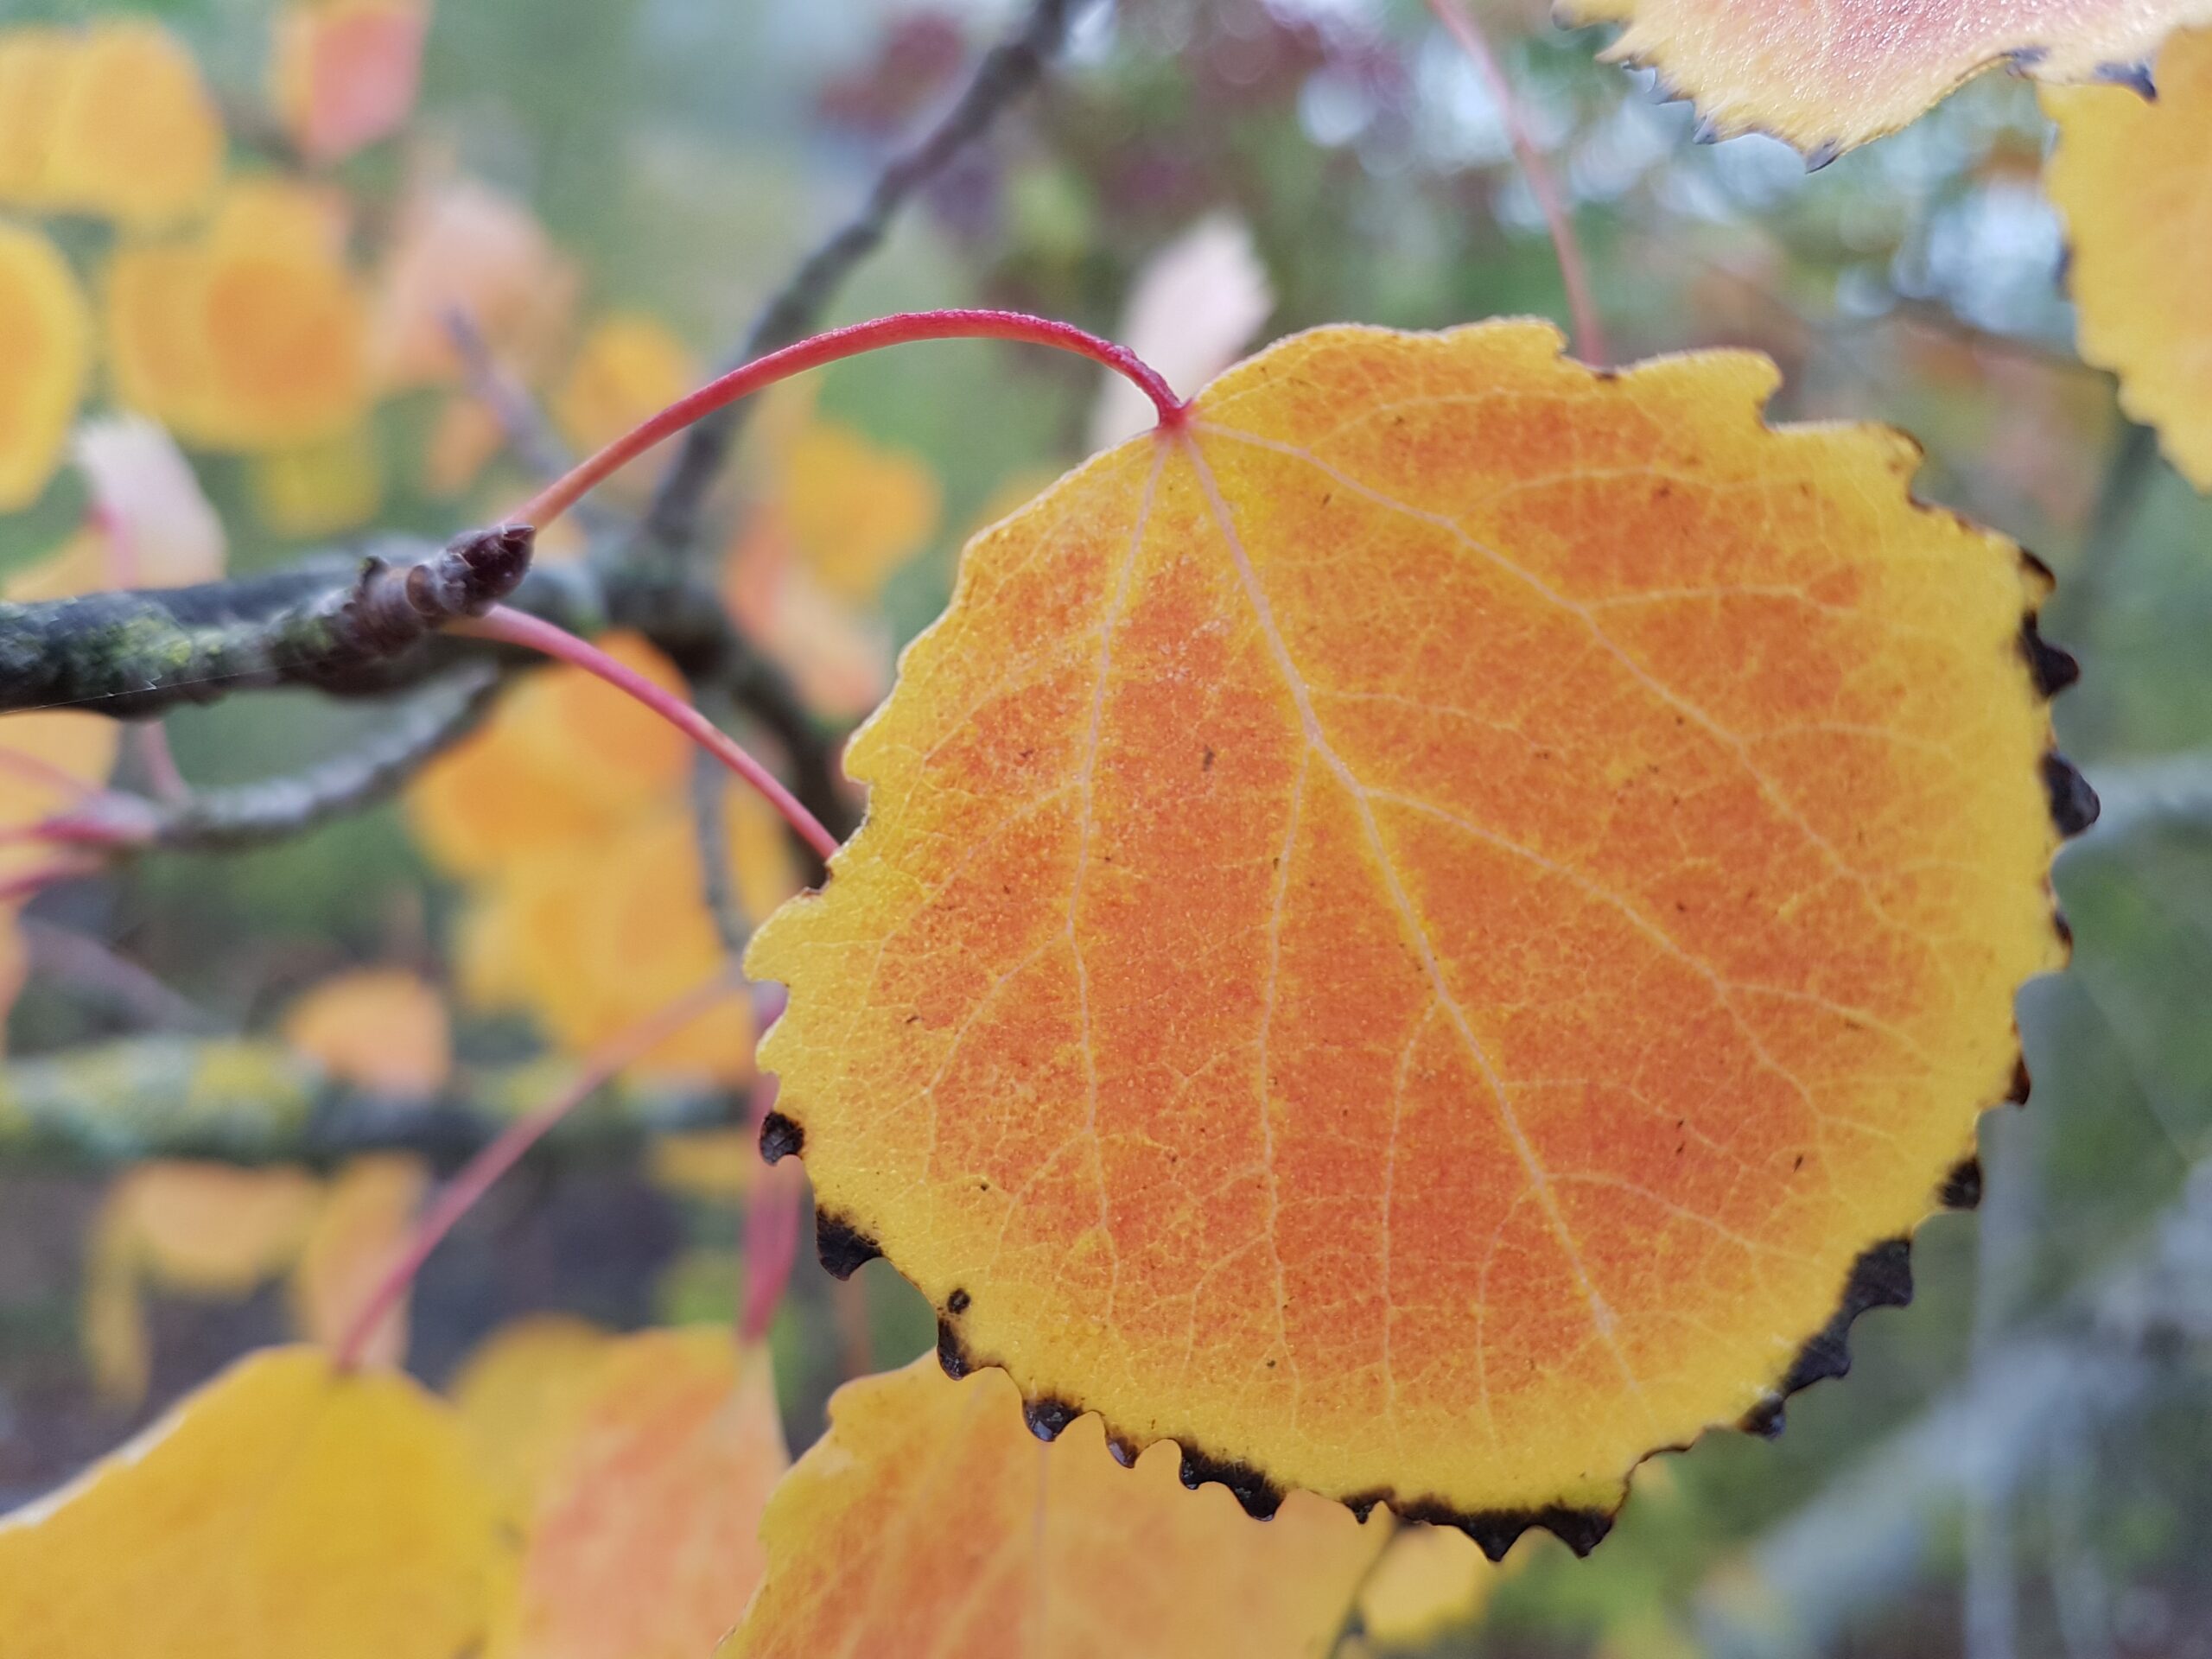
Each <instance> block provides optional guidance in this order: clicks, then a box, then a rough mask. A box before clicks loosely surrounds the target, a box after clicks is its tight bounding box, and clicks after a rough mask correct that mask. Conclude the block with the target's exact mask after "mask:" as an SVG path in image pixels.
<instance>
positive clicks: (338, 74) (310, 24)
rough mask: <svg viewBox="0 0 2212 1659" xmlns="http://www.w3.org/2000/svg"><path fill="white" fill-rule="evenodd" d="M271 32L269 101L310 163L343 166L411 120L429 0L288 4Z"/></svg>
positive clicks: (300, 0) (299, 1)
mask: <svg viewBox="0 0 2212 1659" xmlns="http://www.w3.org/2000/svg"><path fill="white" fill-rule="evenodd" d="M274 27H275V41H274V48H275V49H274V51H273V52H272V53H271V54H270V91H271V92H272V94H273V97H272V99H271V101H272V102H273V103H274V104H275V105H276V106H277V113H278V115H279V116H280V117H281V118H283V123H284V130H285V132H286V133H287V134H288V135H289V137H290V138H291V140H292V143H293V144H294V145H295V146H296V148H297V149H298V150H299V152H300V154H301V155H302V156H304V157H306V158H307V160H308V161H309V162H312V163H314V164H315V165H316V166H319V167H327V166H328V165H329V164H330V163H332V162H340V161H343V160H345V159H346V156H351V155H353V153H354V152H355V151H357V150H359V149H365V148H367V147H368V146H369V145H371V144H373V143H376V142H377V141H378V139H381V138H388V137H391V135H392V134H393V133H395V132H397V130H399V129H400V127H401V126H403V125H404V124H405V123H406V120H407V118H408V115H409V114H410V112H411V111H413V109H414V107H415V95H416V91H417V89H418V88H419V87H420V86H421V83H422V79H423V37H424V36H425V35H428V34H429V29H430V6H429V0H289V3H287V4H286V5H285V6H284V7H283V10H280V11H279V12H278V13H277V17H276V21H275V25H274Z"/></svg>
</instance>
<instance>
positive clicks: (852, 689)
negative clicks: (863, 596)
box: [721, 512, 892, 720]
mask: <svg viewBox="0 0 2212 1659" xmlns="http://www.w3.org/2000/svg"><path fill="white" fill-rule="evenodd" d="M721 589H722V601H723V603H724V604H726V605H728V607H729V609H730V613H731V614H732V615H733V616H734V617H735V618H736V619H737V620H738V622H739V624H740V626H742V627H743V628H744V629H745V631H746V633H747V637H749V638H750V639H753V640H754V641H755V642H756V643H757V644H759V645H760V647H761V648H762V649H763V650H765V651H766V652H767V653H768V654H769V655H770V656H771V657H772V658H775V659H776V661H777V662H778V663H779V664H781V666H782V667H783V669H784V671H785V673H787V674H789V675H790V676H791V678H792V680H793V681H794V682H795V683H796V684H797V685H798V693H799V696H800V697H801V698H802V699H804V702H806V704H807V706H808V707H809V708H810V709H814V710H815V711H816V713H817V714H819V715H823V716H825V717H827V718H829V719H833V720H848V719H855V718H857V717H858V716H860V715H864V714H866V713H867V712H868V710H869V709H873V708H874V707H875V705H876V704H877V703H879V702H881V701H882V700H883V694H884V693H885V692H886V691H887V690H889V689H890V685H891V659H892V649H891V629H890V626H889V624H887V622H886V621H885V620H884V619H883V618H882V617H881V616H880V614H877V613H874V612H872V611H866V610H862V609H861V608H860V607H856V606H854V605H850V604H848V603H846V602H845V601H842V600H839V599H837V598H836V597H835V596H834V595H833V594H829V593H828V592H827V591H826V590H824V589H823V587H822V586H821V584H820V583H819V582H817V581H816V580H815V579H814V577H813V575H811V573H810V571H809V570H808V569H807V568H806V566H805V565H804V564H803V563H800V562H799V561H798V558H797V557H795V556H794V550H793V549H792V546H791V537H789V536H788V535H787V534H786V533H785V531H784V528H783V526H782V524H781V523H780V522H779V520H778V519H777V518H776V517H775V516H774V514H772V513H769V512H763V513H758V514H755V515H754V516H753V518H752V519H751V520H750V521H749V522H748V523H747V524H745V525H744V526H743V527H742V528H741V530H740V531H739V532H738V534H737V536H736V537H735V539H734V541H733V542H732V543H731V544H730V548H729V551H728V554H727V555H726V556H725V557H724V559H723V563H722V582H721Z"/></svg>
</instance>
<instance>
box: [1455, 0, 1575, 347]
mask: <svg viewBox="0 0 2212 1659" xmlns="http://www.w3.org/2000/svg"><path fill="white" fill-rule="evenodd" d="M1428 9H1429V10H1430V11H1431V12H1432V13H1433V14H1434V16H1435V18H1436V21H1437V22H1439V23H1440V24H1442V25H1443V27H1444V32H1445V33H1446V34H1447V35H1450V36H1451V37H1452V39H1453V40H1454V41H1457V42H1458V43H1459V49H1460V50H1461V51H1462V52H1464V53H1465V54H1466V55H1467V60H1468V61H1469V62H1470V63H1471V64H1473V65H1474V67H1475V73H1477V74H1478V75H1479V76H1481V77H1482V79H1483V83H1484V86H1487V87H1488V88H1489V90H1490V95H1491V100H1492V101H1493V102H1495V103H1496V104H1497V109H1498V114H1499V116H1500V117H1501V118H1503V121H1504V123H1505V135H1506V137H1507V138H1509V139H1510V141H1511V142H1512V144H1513V154H1514V156H1515V158H1516V160H1518V161H1519V162H1520V163H1521V176H1522V178H1524V179H1526V180H1527V181H1528V182H1529V194H1530V195H1532V196H1534V197H1535V199H1536V207H1537V208H1538V209H1539V210H1540V211H1541V213H1543V216H1544V226H1545V228H1546V229H1548V231H1549V232H1551V238H1552V251H1553V252H1554V254H1555V255H1557V256H1558V258H1559V276H1560V283H1561V285H1562V286H1564V287H1565V288H1566V289H1567V315H1568V316H1569V317H1571V318H1572V319H1573V323H1574V349H1575V354H1576V355H1577V356H1579V357H1580V358H1581V359H1582V360H1583V361H1584V362H1586V363H1590V364H1593V365H1598V366H1599V367H1603V366H1604V365H1606V364H1607V363H1610V362H1611V360H1612V353H1611V351H1610V350H1609V349H1608V348H1607V346H1606V343H1605V325H1604V324H1603V323H1602V322H1601V321H1599V317H1598V304H1597V302H1596V301H1595V300H1594V299H1593V298H1592V297H1591V293H1590V270H1589V267H1588V266H1587V265H1586V264H1584V263H1583V258H1582V245H1581V244H1580V242H1578V241H1577V240H1576V239H1575V236H1574V219H1573V215H1572V214H1570V213H1568V211H1567V199H1566V197H1565V196H1563V195H1562V194H1560V188H1559V184H1558V181H1556V180H1554V178H1553V177H1552V171H1551V167H1550V164H1549V163H1548V162H1546V161H1545V160H1544V152H1543V150H1542V149H1541V148H1540V147H1539V146H1538V144H1537V143H1536V136H1535V133H1534V132H1532V131H1531V130H1529V121H1528V117H1527V115H1526V113H1525V112H1524V111H1522V108H1521V101H1520V99H1517V98H1516V97H1515V96H1514V92H1513V83H1512V82H1511V81H1510V80H1508V79H1506V75H1505V71H1504V70H1503V68H1502V67H1500V66H1499V64H1498V61H1497V54H1494V53H1492V52H1491V49H1490V41H1488V40H1486V39H1485V38H1484V35H1483V30H1482V25H1481V24H1480V23H1479V22H1477V21H1476V18H1475V12H1474V7H1473V6H1472V5H1471V3H1468V0H1428Z"/></svg>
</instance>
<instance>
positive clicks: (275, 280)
mask: <svg viewBox="0 0 2212 1659" xmlns="http://www.w3.org/2000/svg"><path fill="white" fill-rule="evenodd" d="M343 231H344V226H343V223H342V219H341V217H340V214H339V213H337V212H336V211H335V209H334V204H333V201H332V200H331V199H330V198H329V197H327V196H326V195H324V194H321V193H319V192H317V191H315V190H313V189H310V188H307V187H305V186H302V185H298V184H295V183H290V182H287V181H280V180H277V179H273V178H260V179H254V180H249V181H241V182H238V183H234V184H232V186H230V187H229V188H228V189H227V190H226V193H225V194H224V196H223V199H222V201H221V203H220V205H219V207H218V208H217V210H216V213H215V215H214V217H213V219H212V220H211V221H210V223H209V224H208V225H207V226H206V227H205V228H204V229H203V230H201V231H200V232H197V233H195V234H194V235H193V236H191V237H188V238H169V239H165V240H160V241H152V242H146V243H142V244H134V245H126V246H124V247H123V248H121V249H119V250H118V251H117V253H116V255H115V257H114V259H113V260H112V261H111V262H110V264H109V267H108V272H107V307H106V322H107V334H108V344H109V349H110V353H111V362H112V365H113V368H114V372H115V379H116V387H117V390H118V393H119V394H120V395H121V397H122V398H123V400H124V403H125V404H128V405H130V407H131V408H134V409H137V410H140V411H141V412H143V413H144V414H147V415H149V416H153V417H154V418H155V419H156V420H158V421H160V422H162V423H163V424H164V425H166V426H168V428H169V429H171V430H172V431H174V432H175V434H176V435H177V436H178V437H179V438H181V439H182V440H183V441H184V442H187V443H192V444H197V445H200V446H201V447H204V448H212V449H228V450H242V451H246V452H249V453H251V452H257V451H261V450H269V449H296V448H300V447H301V446H302V445H305V444H310V443H315V442H321V441H324V440H327V439H331V438H334V437H337V436H338V435H340V434H342V433H344V432H345V431H346V429H348V428H349V427H352V426H353V425H354V424H355V423H357V422H359V420H360V419H361V418H362V416H364V415H365V412H366V410H367V407H368V393H369V377H368V358H367V341H368V332H367V331H368V314H367V307H366V302H365V298H364V297H363V296H362V293H361V291H360V288H359V283H357V282H356V281H355V279H354V277H353V274H352V272H350V271H349V270H347V269H346V264H345V259H344V245H343V244H344V236H343Z"/></svg>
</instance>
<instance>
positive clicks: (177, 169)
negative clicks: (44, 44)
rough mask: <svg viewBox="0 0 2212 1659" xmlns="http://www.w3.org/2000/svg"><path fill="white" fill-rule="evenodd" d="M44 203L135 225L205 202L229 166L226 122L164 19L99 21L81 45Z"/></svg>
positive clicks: (73, 59)
mask: <svg viewBox="0 0 2212 1659" xmlns="http://www.w3.org/2000/svg"><path fill="white" fill-rule="evenodd" d="M53 121H54V126H53V129H52V137H51V138H50V140H49V148H48V152H47V157H46V168H45V172H44V175H43V177H42V179H41V182H40V186H39V189H38V192H37V194H38V198H39V200H40V201H41V204H42V205H45V206H48V207H54V208H59V209H61V210H63V211H65V212H70V213H97V214H100V215H103V216H105V217H107V218H111V219H117V220H119V221H121V222H122V223H123V224H124V225H125V226H130V227H133V228H137V229H151V228H155V227H157V226H163V225H167V224H169V223H172V222H174V221H175V220H177V219H182V218H184V217H186V216H187V215H188V214H191V213H194V212H196V211H198V210H199V209H200V207H203V206H204V205H205V204H206V202H207V199H208V197H209V196H210V195H211V194H213V191H214V188H215V182H216V180H217V179H218V178H219V176H220V175H221V173H222V168H223V124H222V118H221V117H220V115H219V113H218V112H217V111H216V108H215V102H214V99H213V98H212V97H210V96H209V94H208V92H207V86H206V85H205V83H204V82H202V81H201V79H200V69H199V66H198V65H196V64H195V63H194V62H193V60H192V57H191V54H189V53H188V52H187V51H186V50H185V49H184V48H183V47H182V46H181V44H179V43H178V41H176V39H175V36H173V35H170V34H169V33H168V30H166V29H162V27H160V26H159V25H158V24H156V23H153V22H141V21H137V20H128V19H126V20H118V21H115V22H102V23H96V24H94V25H93V26H92V29H90V30H88V31H87V32H86V34H85V35H83V37H82V38H81V39H80V40H79V41H78V42H77V43H75V45H74V47H73V49H72V50H71V51H70V53H69V54H68V66H67V74H66V77H65V79H64V80H63V83H62V86H61V88H60V97H59V99H56V100H55V103H54V111H53Z"/></svg>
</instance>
